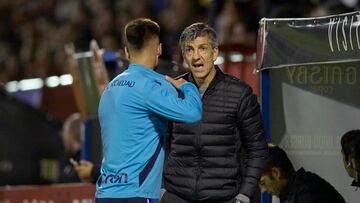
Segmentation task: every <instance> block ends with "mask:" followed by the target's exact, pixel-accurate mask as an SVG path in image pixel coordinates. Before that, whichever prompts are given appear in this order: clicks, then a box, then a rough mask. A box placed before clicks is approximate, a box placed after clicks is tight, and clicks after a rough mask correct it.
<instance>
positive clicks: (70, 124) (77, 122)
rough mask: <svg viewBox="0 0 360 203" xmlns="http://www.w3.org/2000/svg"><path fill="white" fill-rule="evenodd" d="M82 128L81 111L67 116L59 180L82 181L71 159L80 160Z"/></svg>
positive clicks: (63, 134)
mask: <svg viewBox="0 0 360 203" xmlns="http://www.w3.org/2000/svg"><path fill="white" fill-rule="evenodd" d="M81 128H82V118H81V115H80V113H73V114H71V115H70V116H69V117H68V118H66V120H65V122H64V125H63V130H62V134H61V136H62V140H63V143H64V147H65V154H64V156H63V157H62V160H60V175H59V182H62V183H64V182H67V183H68V182H80V178H79V176H78V175H77V173H76V171H75V170H74V167H73V163H71V161H70V159H72V160H73V162H74V161H75V162H78V161H79V160H80V150H81V139H80V137H81Z"/></svg>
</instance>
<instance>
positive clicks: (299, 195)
mask: <svg viewBox="0 0 360 203" xmlns="http://www.w3.org/2000/svg"><path fill="white" fill-rule="evenodd" d="M269 154H270V158H269V160H268V163H267V166H266V168H265V171H264V173H263V175H262V176H261V179H260V188H261V190H262V192H268V193H270V194H272V195H275V196H278V197H279V198H280V202H281V203H345V200H344V198H343V197H342V196H341V195H340V194H339V192H338V191H337V190H336V189H335V188H334V187H333V186H332V185H330V183H328V182H327V181H326V180H324V179H323V178H321V177H320V176H318V175H317V174H315V173H311V172H309V171H305V170H304V169H303V168H301V169H299V170H297V171H295V169H294V167H293V165H292V163H291V161H290V159H289V157H288V156H287V155H286V153H285V151H284V150H282V149H281V148H280V147H278V146H275V145H272V144H269Z"/></svg>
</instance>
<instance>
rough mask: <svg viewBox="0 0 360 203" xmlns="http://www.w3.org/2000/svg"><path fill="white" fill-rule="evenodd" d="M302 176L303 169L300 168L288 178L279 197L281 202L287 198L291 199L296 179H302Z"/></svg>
mask: <svg viewBox="0 0 360 203" xmlns="http://www.w3.org/2000/svg"><path fill="white" fill-rule="evenodd" d="M304 174H305V169H304V168H300V169H299V170H298V171H296V172H295V173H294V174H293V175H292V176H291V177H290V178H289V181H288V182H287V184H286V186H285V187H284V188H283V189H282V190H281V192H280V195H279V197H280V200H281V202H283V201H285V200H287V199H288V198H289V197H291V195H293V193H294V191H293V190H294V189H295V187H296V184H298V183H297V179H298V178H300V177H302V176H303V175H304Z"/></svg>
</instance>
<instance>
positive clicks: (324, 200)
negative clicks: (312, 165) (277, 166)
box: [280, 168, 345, 203]
mask: <svg viewBox="0 0 360 203" xmlns="http://www.w3.org/2000/svg"><path fill="white" fill-rule="evenodd" d="M280 202H281V203H345V200H344V198H343V197H342V196H341V195H340V193H339V192H338V191H337V190H336V189H335V188H334V187H333V186H332V185H330V183H328V182H327V181H326V180H324V179H322V178H321V177H320V176H318V175H316V174H315V173H311V172H306V171H305V170H304V169H303V168H301V169H299V170H298V171H296V173H294V175H293V176H292V177H291V178H290V179H289V182H288V183H287V185H286V186H285V187H284V189H283V190H282V191H281V193H280Z"/></svg>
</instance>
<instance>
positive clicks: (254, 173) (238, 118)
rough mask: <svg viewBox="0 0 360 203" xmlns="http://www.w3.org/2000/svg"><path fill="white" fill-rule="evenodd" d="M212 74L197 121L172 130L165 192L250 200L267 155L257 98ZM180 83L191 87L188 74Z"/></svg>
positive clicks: (240, 84) (231, 79)
mask: <svg viewBox="0 0 360 203" xmlns="http://www.w3.org/2000/svg"><path fill="white" fill-rule="evenodd" d="M216 71H217V72H216V76H215V78H214V79H213V81H212V82H211V83H210V85H209V87H208V88H207V90H206V92H205V93H204V95H203V98H202V101H203V115H202V120H201V121H199V122H197V123H194V124H184V123H174V124H173V126H172V133H171V135H170V141H169V142H170V145H169V148H170V150H169V152H168V155H167V158H166V162H165V171H164V184H165V189H166V190H167V191H169V192H171V193H174V194H176V195H178V196H180V197H182V198H184V199H187V200H227V199H231V198H234V197H235V196H236V195H237V194H238V193H242V194H244V195H247V196H251V194H252V193H253V191H254V189H255V188H256V187H258V179H259V178H260V175H261V172H262V169H263V167H264V164H265V159H266V158H267V154H268V151H267V145H266V143H265V137H264V129H263V124H262V118H261V113H260V108H259V105H258V103H257V97H256V96H255V95H253V94H252V90H251V88H250V87H249V86H248V85H247V84H245V83H243V82H241V81H240V80H238V79H236V78H235V77H233V76H230V75H227V74H224V73H222V72H221V70H220V69H219V68H216ZM183 78H184V79H186V80H187V81H190V82H193V83H195V82H194V80H193V78H192V76H191V74H189V73H188V74H185V75H184V76H183ZM245 153H246V155H245ZM243 158H244V159H243ZM241 160H243V161H245V162H246V165H245V164H244V162H243V161H241Z"/></svg>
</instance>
